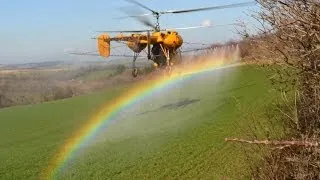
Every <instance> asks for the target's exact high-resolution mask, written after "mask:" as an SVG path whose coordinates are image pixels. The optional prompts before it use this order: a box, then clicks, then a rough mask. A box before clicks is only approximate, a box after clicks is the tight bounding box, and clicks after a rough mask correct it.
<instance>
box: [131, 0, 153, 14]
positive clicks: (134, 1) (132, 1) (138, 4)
mask: <svg viewBox="0 0 320 180" xmlns="http://www.w3.org/2000/svg"><path fill="white" fill-rule="evenodd" d="M125 1H127V2H129V3H133V4H135V5H137V6H140V7H142V8H144V9H146V10H148V11H150V12H152V13H153V14H158V12H156V11H154V10H152V9H150V8H148V7H147V6H145V5H143V4H141V3H139V2H138V1H136V0H125Z"/></svg>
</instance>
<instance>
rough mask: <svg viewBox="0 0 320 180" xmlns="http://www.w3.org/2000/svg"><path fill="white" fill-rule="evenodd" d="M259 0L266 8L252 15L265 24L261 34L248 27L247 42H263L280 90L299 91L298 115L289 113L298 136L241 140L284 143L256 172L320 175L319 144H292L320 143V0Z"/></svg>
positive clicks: (268, 175)
mask: <svg viewBox="0 0 320 180" xmlns="http://www.w3.org/2000/svg"><path fill="white" fill-rule="evenodd" d="M257 3H258V4H259V5H260V7H261V9H260V11H259V12H256V13H255V14H254V15H253V17H254V18H255V19H256V20H257V21H258V22H259V23H260V25H261V26H260V27H259V28H258V31H259V33H258V34H259V35H258V37H248V33H247V31H244V33H243V34H244V35H245V40H246V41H247V43H248V42H249V44H250V43H253V44H256V45H257V44H258V45H260V46H263V48H259V50H262V49H265V50H266V55H267V56H268V57H269V58H270V57H271V59H272V61H273V62H274V64H275V65H277V69H278V70H279V71H278V73H277V76H276V78H275V79H274V82H275V83H277V86H278V87H281V88H280V90H281V91H284V90H285V89H287V90H295V91H296V92H297V93H296V94H297V96H296V101H295V102H296V106H295V108H296V117H290V116H288V119H296V120H295V121H292V120H290V121H291V122H292V123H296V126H292V127H295V128H294V132H295V133H294V135H291V136H293V137H288V138H290V139H295V140H294V141H293V140H289V141H286V140H282V141H272V140H268V141H259V140H254V141H248V140H240V142H244V143H249V144H259V145H263V144H271V145H272V144H273V145H274V144H277V143H280V144H281V143H282V144H281V145H282V146H281V148H278V149H277V151H274V152H272V154H271V156H268V157H266V158H265V165H266V166H265V167H264V168H262V169H263V170H259V171H258V172H259V173H260V175H259V176H257V177H260V178H267V179H320V149H319V147H318V145H317V146H312V147H308V146H305V145H301V146H294V147H293V146H292V145H290V144H291V143H293V144H304V143H302V142H313V143H315V144H318V143H319V139H320V1H319V0H257ZM251 47H252V46H251ZM260 54H261V53H260ZM275 55H276V57H275ZM258 57H259V58H261V55H259V56H258ZM280 110H281V109H280ZM234 140H236V141H239V139H234ZM284 142H285V143H284ZM283 143H284V144H283ZM286 143H287V144H286ZM260 169H261V168H260Z"/></svg>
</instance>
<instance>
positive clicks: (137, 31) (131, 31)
mask: <svg viewBox="0 0 320 180" xmlns="http://www.w3.org/2000/svg"><path fill="white" fill-rule="evenodd" d="M148 31H150V30H149V29H145V30H124V31H96V32H98V33H142V32H148Z"/></svg>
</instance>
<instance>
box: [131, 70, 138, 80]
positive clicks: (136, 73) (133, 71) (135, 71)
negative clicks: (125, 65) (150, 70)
mask: <svg viewBox="0 0 320 180" xmlns="http://www.w3.org/2000/svg"><path fill="white" fill-rule="evenodd" d="M132 76H133V77H134V78H136V77H137V76H138V68H133V70H132Z"/></svg>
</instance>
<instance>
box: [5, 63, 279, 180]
mask: <svg viewBox="0 0 320 180" xmlns="http://www.w3.org/2000/svg"><path fill="white" fill-rule="evenodd" d="M127 88H130V87H128V86H119V87H111V88H108V89H107V90H105V91H102V92H98V93H95V94H92V95H88V96H80V97H75V98H72V99H65V100H62V101H55V102H49V103H43V104H38V105H33V106H23V107H14V108H8V109H3V110H1V111H0V159H1V164H0V179H37V178H38V177H39V174H40V171H41V170H42V169H44V168H45V167H46V166H47V164H48V162H49V160H50V159H51V157H52V156H53V155H54V153H55V151H56V150H57V149H58V148H59V147H60V146H62V145H63V143H64V140H65V139H66V138H68V137H70V136H71V134H72V133H73V132H74V131H75V130H77V129H78V128H79V127H81V125H83V124H84V123H85V122H86V120H88V118H89V117H90V115H91V114H93V113H94V112H95V111H96V110H97V109H98V107H99V106H101V105H102V104H103V103H104V102H105V101H110V100H112V99H113V98H114V97H116V96H118V95H120V94H121V93H122V92H125V91H126V89H127ZM269 89H270V84H269V81H268V80H267V78H266V71H263V70H261V69H256V68H254V67H252V66H244V67H236V68H232V69H227V70H221V71H218V72H213V73H212V72H211V73H205V74H201V75H198V76H193V77H185V78H184V80H181V81H179V82H177V83H176V84H175V85H174V86H170V88H166V89H164V90H163V92H154V94H153V96H152V97H149V98H147V99H145V100H144V101H142V102H140V103H139V104H135V105H134V106H132V107H130V108H128V109H125V111H123V112H121V114H120V115H119V116H117V117H116V118H115V119H114V120H113V121H112V122H111V123H110V124H109V125H108V127H107V128H106V129H105V130H103V131H102V132H100V133H99V134H98V135H97V136H96V138H95V139H93V140H92V141H91V142H90V144H88V145H87V146H86V147H84V148H83V149H81V151H80V152H78V153H77V154H76V155H75V157H74V158H73V159H72V160H71V161H69V162H68V164H67V166H66V168H65V169H64V170H63V171H62V172H60V174H59V176H58V177H59V178H63V179H168V178H169V179H177V178H178V179H199V178H204V179H217V178H218V179H221V178H223V177H228V178H231V179H239V178H240V179H241V178H243V177H246V176H247V175H248V174H249V172H250V170H249V165H248V164H247V162H246V159H245V156H244V154H243V153H242V152H241V151H239V149H236V148H235V146H234V145H233V144H232V143H226V142H224V138H225V137H235V136H243V135H244V134H245V132H243V131H241V130H240V129H241V127H246V126H248V125H249V123H250V121H248V120H247V119H245V118H241V117H242V115H243V114H246V113H251V112H254V113H255V114H257V115H259V116H260V118H261V119H260V120H261V121H266V117H263V116H261V114H263V112H264V108H265V105H267V104H269V103H271V101H272V100H273V98H274V97H275V95H272V94H270V93H269V92H268V90H269Z"/></svg>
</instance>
